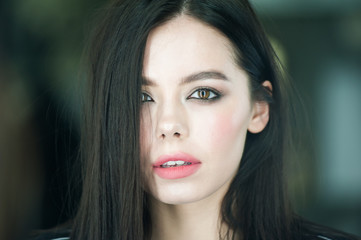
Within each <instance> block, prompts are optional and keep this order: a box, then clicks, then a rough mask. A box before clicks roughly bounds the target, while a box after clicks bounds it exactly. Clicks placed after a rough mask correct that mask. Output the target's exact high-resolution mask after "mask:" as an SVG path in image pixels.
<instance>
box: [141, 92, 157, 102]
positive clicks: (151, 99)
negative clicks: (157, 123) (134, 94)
mask: <svg viewBox="0 0 361 240" xmlns="http://www.w3.org/2000/svg"><path fill="white" fill-rule="evenodd" d="M144 95H146V98H148V97H149V98H150V100H143V96H144ZM141 100H142V102H143V103H146V102H154V99H153V98H152V97H151V96H150V94H149V93H147V92H146V91H142V99H141Z"/></svg>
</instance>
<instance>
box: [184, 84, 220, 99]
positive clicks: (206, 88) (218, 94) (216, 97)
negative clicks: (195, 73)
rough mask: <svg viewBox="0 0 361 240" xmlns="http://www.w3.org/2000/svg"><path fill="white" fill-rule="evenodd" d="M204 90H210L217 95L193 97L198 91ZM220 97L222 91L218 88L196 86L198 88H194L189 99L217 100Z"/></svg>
mask: <svg viewBox="0 0 361 240" xmlns="http://www.w3.org/2000/svg"><path fill="white" fill-rule="evenodd" d="M202 90H206V91H210V92H211V93H213V94H214V95H215V96H214V97H212V98H208V99H202V98H197V97H192V95H193V94H195V93H197V92H199V91H202ZM220 97H222V93H221V91H218V90H216V89H214V88H211V87H198V88H196V89H194V90H193V91H192V93H191V94H190V95H189V96H188V97H187V99H195V100H200V101H215V100H217V99H219V98H220Z"/></svg>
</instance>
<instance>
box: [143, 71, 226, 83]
mask: <svg viewBox="0 0 361 240" xmlns="http://www.w3.org/2000/svg"><path fill="white" fill-rule="evenodd" d="M206 79H217V80H224V81H228V78H227V76H226V75H225V74H223V73H221V72H218V71H203V72H198V73H194V74H191V75H189V76H187V77H185V78H182V80H181V82H180V85H184V84H187V83H191V82H195V81H199V80H206ZM142 84H143V85H145V86H155V85H157V84H156V83H155V82H154V81H153V80H151V79H149V78H147V77H145V76H143V83H142Z"/></svg>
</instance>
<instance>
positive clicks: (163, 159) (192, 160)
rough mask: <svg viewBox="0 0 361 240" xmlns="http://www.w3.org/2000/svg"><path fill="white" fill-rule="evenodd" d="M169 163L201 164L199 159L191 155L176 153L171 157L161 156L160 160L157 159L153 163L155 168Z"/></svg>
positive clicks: (170, 155)
mask: <svg viewBox="0 0 361 240" xmlns="http://www.w3.org/2000/svg"><path fill="white" fill-rule="evenodd" d="M169 161H184V162H190V163H192V164H197V163H201V161H200V160H198V159H197V158H195V157H193V156H192V155H190V154H187V153H175V154H169V155H168V154H167V155H162V156H160V157H159V158H157V160H156V161H155V163H153V167H160V166H161V165H163V164H164V163H166V162H169Z"/></svg>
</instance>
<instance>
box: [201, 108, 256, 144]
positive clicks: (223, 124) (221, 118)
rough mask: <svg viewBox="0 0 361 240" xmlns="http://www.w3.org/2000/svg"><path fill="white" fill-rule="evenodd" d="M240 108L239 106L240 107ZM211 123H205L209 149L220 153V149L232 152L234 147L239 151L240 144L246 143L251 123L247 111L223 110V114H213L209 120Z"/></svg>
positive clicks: (204, 128)
mask: <svg viewBox="0 0 361 240" xmlns="http://www.w3.org/2000/svg"><path fill="white" fill-rule="evenodd" d="M238 108H239V106H238ZM208 119H209V121H206V122H205V123H203V125H202V126H203V127H202V129H203V131H204V135H205V136H207V137H206V139H205V141H207V142H208V144H207V145H208V147H210V149H214V150H215V151H219V150H220V148H225V150H226V149H227V150H232V147H233V146H234V145H236V146H237V148H238V149H239V147H240V144H243V143H244V138H245V135H246V132H247V127H248V123H249V115H248V112H247V111H242V110H238V109H237V108H235V107H234V108H232V107H230V108H227V109H223V110H222V111H221V113H219V112H218V113H216V114H213V116H212V117H209V118H208Z"/></svg>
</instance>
